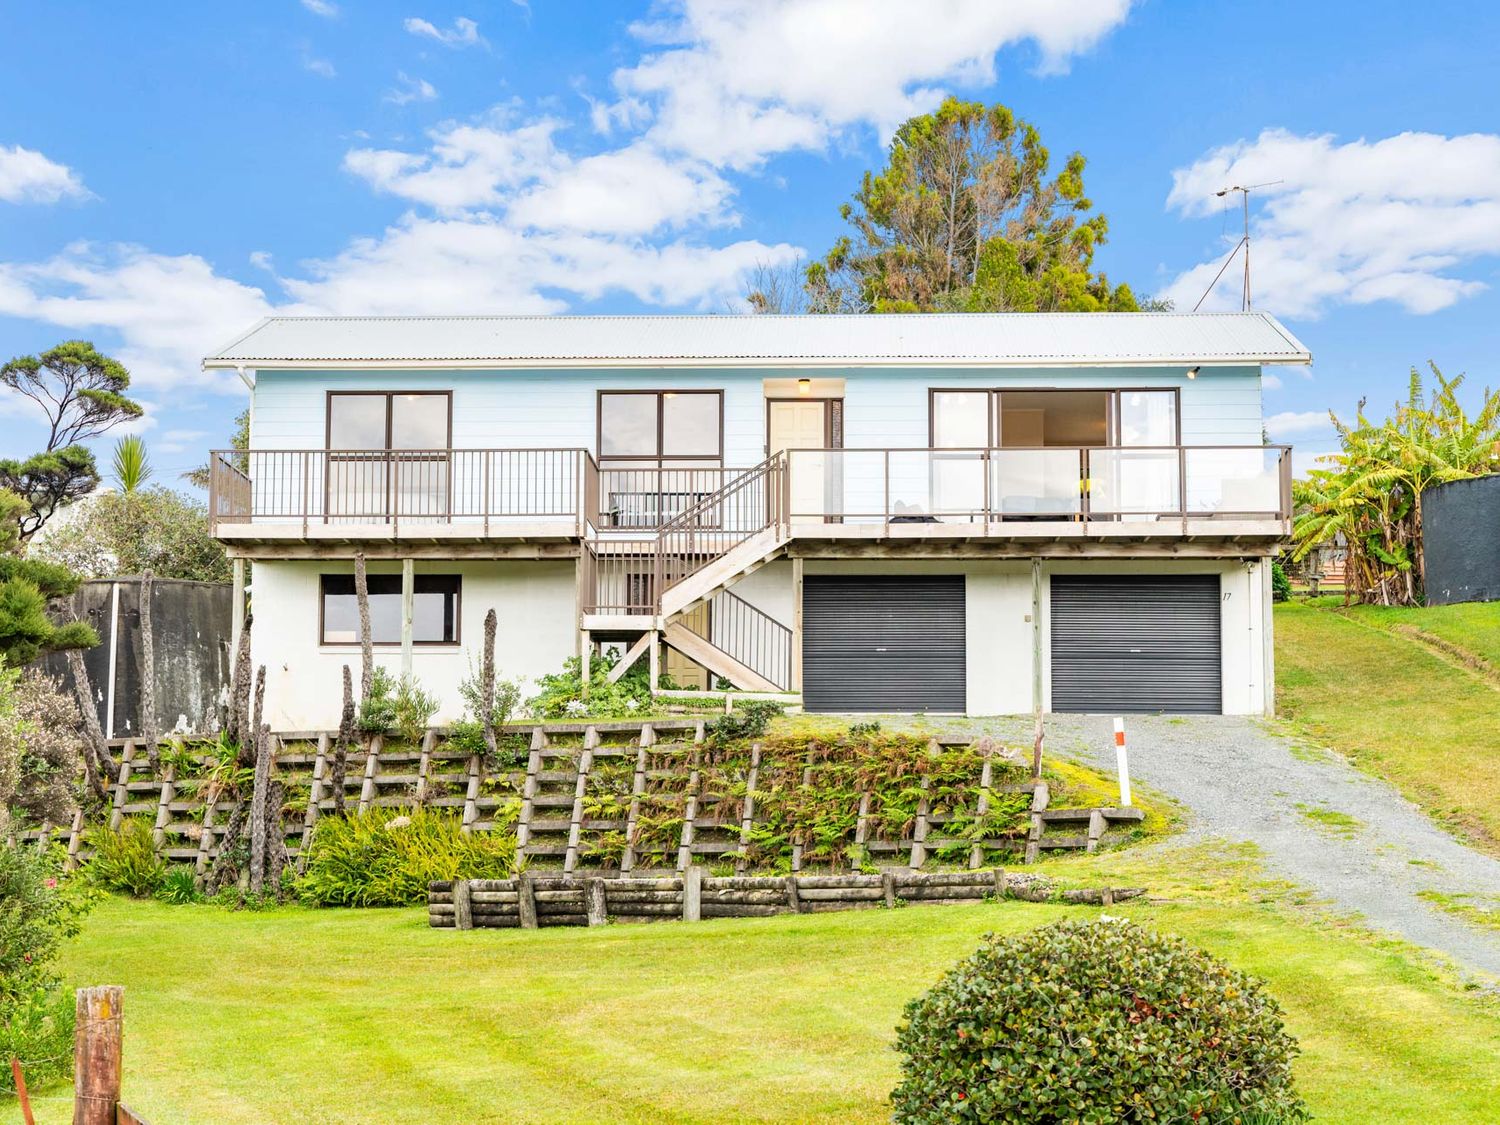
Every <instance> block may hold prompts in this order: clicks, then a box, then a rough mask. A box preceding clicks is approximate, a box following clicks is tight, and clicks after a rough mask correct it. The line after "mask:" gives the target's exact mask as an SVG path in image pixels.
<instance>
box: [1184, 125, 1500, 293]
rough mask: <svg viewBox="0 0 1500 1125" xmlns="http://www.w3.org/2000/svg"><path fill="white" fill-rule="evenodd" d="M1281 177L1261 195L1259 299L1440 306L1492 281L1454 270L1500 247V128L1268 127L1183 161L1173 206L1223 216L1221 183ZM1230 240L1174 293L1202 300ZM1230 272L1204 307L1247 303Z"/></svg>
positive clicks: (1256, 238) (1190, 213) (1255, 268)
mask: <svg viewBox="0 0 1500 1125" xmlns="http://www.w3.org/2000/svg"><path fill="white" fill-rule="evenodd" d="M1271 180H1280V181H1282V182H1281V183H1277V184H1272V185H1270V186H1267V187H1263V188H1260V189H1258V190H1257V191H1256V192H1255V193H1254V195H1253V196H1252V201H1253V203H1256V204H1258V206H1257V209H1256V211H1255V213H1254V214H1253V215H1252V221H1251V237H1252V243H1251V249H1252V257H1251V266H1252V278H1251V281H1252V286H1253V291H1254V297H1255V301H1256V303H1257V304H1258V305H1263V306H1264V307H1266V308H1268V309H1271V310H1273V311H1275V312H1278V313H1282V314H1285V315H1287V316H1301V317H1311V316H1316V315H1318V314H1320V313H1321V312H1323V311H1325V310H1326V309H1327V308H1328V307H1329V306H1331V305H1337V304H1356V305H1363V304H1371V303H1374V302H1376V301H1390V302H1394V303H1395V304H1397V305H1399V306H1401V307H1402V308H1404V309H1405V310H1406V311H1408V312H1412V313H1418V314H1420V313H1431V312H1436V311H1437V310H1439V309H1443V308H1446V307H1448V306H1449V305H1451V304H1453V303H1454V302H1456V301H1459V300H1461V299H1463V298H1464V297H1467V296H1470V295H1471V294H1474V293H1477V292H1479V291H1480V290H1481V289H1483V288H1484V285H1483V283H1481V282H1479V281H1476V280H1473V279H1471V278H1465V277H1462V276H1456V275H1455V271H1456V270H1458V269H1460V268H1461V267H1463V266H1465V265H1471V264H1473V263H1475V262H1476V261H1477V260H1478V259H1481V258H1486V257H1492V256H1494V255H1497V254H1500V136H1496V135H1493V134H1486V133H1471V134H1467V135H1465V136H1456V137H1447V136H1441V135H1438V134H1434V133H1401V134H1399V135H1397V136H1394V137H1387V138H1385V139H1384V140H1377V141H1367V140H1357V141H1350V142H1348V143H1345V144H1339V143H1337V141H1336V140H1335V139H1334V138H1333V137H1331V136H1327V135H1324V136H1297V135H1295V134H1292V133H1289V132H1287V131H1285V130H1282V129H1267V130H1266V131H1264V132H1262V133H1261V134H1260V136H1259V137H1257V138H1256V139H1255V140H1253V141H1244V140H1241V141H1237V142H1235V143H1234V144H1230V145H1225V146H1224V147H1222V148H1218V149H1214V150H1213V151H1211V152H1209V153H1206V154H1205V155H1204V156H1202V157H1200V158H1199V159H1198V160H1197V161H1195V162H1194V163H1193V164H1191V165H1189V166H1188V167H1186V168H1179V169H1178V170H1177V171H1175V172H1174V173H1173V186H1172V192H1171V194H1170V195H1169V196H1168V198H1167V206H1168V207H1169V208H1172V209H1175V210H1177V211H1179V212H1181V213H1182V214H1183V215H1184V216H1187V217H1192V218H1196V217H1207V216H1214V215H1217V214H1218V213H1219V211H1220V209H1221V208H1222V206H1223V201H1222V200H1220V199H1217V198H1215V196H1214V192H1216V191H1218V190H1219V189H1221V188H1224V187H1227V186H1229V185H1233V184H1258V183H1264V182H1266V181H1271ZM1230 245H1232V240H1231V242H1230V243H1227V244H1225V245H1224V246H1223V247H1222V249H1221V250H1220V251H1219V252H1218V255H1217V257H1216V258H1215V260H1212V261H1205V262H1203V263H1201V264H1199V265H1197V266H1194V267H1193V268H1191V269H1189V270H1187V271H1185V272H1183V273H1182V274H1180V275H1179V276H1178V277H1177V278H1176V279H1175V280H1174V281H1173V282H1172V283H1171V285H1170V286H1169V287H1168V289H1167V291H1166V294H1165V295H1166V296H1169V297H1171V298H1172V299H1173V300H1175V301H1176V302H1177V305H1178V307H1180V308H1192V307H1193V306H1194V305H1195V304H1196V303H1197V301H1198V298H1199V297H1200V296H1202V294H1203V291H1204V290H1205V289H1206V288H1207V287H1208V285H1209V283H1210V282H1211V281H1212V280H1213V276H1214V274H1215V273H1217V272H1218V269H1219V266H1220V265H1221V264H1222V261H1223V256H1224V255H1225V254H1227V253H1228V251H1229V248H1230ZM1233 272H1234V271H1233V270H1232V269H1231V271H1230V273H1233ZM1233 282H1234V279H1233V278H1232V277H1228V278H1226V280H1224V281H1221V282H1220V283H1219V285H1218V287H1217V288H1216V289H1215V290H1214V293H1213V295H1212V296H1211V297H1210V298H1209V299H1208V300H1207V301H1205V302H1204V305H1203V307H1204V308H1225V307H1235V306H1237V304H1238V287H1237V286H1236V285H1235V284H1234V283H1233Z"/></svg>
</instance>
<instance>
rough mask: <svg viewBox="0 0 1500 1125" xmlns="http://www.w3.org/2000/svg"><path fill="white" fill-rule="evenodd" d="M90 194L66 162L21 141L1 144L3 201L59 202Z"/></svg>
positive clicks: (0, 179)
mask: <svg viewBox="0 0 1500 1125" xmlns="http://www.w3.org/2000/svg"><path fill="white" fill-rule="evenodd" d="M91 194H92V193H91V192H90V191H89V190H88V188H86V187H84V186H83V180H82V179H81V178H80V177H79V175H78V173H77V172H75V171H73V169H71V168H69V167H68V166H67V165H66V164H59V163H57V161H55V160H49V159H47V157H45V156H43V155H42V154H41V153H39V152H36V151H35V150H33V149H29V148H22V147H21V146H20V145H12V146H11V147H9V148H6V147H5V146H4V145H0V202H4V203H58V202H60V201H61V200H64V199H88V198H89V197H90V196H91Z"/></svg>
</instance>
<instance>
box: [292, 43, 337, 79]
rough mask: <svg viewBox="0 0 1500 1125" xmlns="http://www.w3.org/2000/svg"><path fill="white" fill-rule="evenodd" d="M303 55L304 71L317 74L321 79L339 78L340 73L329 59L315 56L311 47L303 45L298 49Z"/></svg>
mask: <svg viewBox="0 0 1500 1125" xmlns="http://www.w3.org/2000/svg"><path fill="white" fill-rule="evenodd" d="M298 49H299V50H300V51H301V53H302V69H303V70H305V71H307V72H308V73H309V74H316V75H317V76H318V77H319V78H337V77H338V71H337V70H336V69H335V68H334V65H333V63H331V62H329V61H328V60H327V59H324V58H319V57H318V56H317V55H315V54H313V52H312V47H311V45H309V44H307V43H302V44H300V45H299V48H298Z"/></svg>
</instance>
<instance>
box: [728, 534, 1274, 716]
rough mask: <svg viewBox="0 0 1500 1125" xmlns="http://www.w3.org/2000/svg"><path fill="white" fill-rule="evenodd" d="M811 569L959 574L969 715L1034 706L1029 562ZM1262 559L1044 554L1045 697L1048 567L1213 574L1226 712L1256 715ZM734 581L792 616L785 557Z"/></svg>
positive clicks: (1262, 695) (820, 563)
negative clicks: (1062, 557) (1048, 557)
mask: <svg viewBox="0 0 1500 1125" xmlns="http://www.w3.org/2000/svg"><path fill="white" fill-rule="evenodd" d="M804 565H805V573H807V574H962V575H964V577H965V585H964V593H965V601H966V614H967V620H966V632H967V650H968V653H967V669H966V672H967V676H966V687H965V692H966V699H967V710H968V713H969V714H971V715H1020V714H1028V713H1030V711H1031V709H1032V691H1033V680H1032V653H1033V638H1032V624H1031V621H1030V616H1031V612H1032V602H1031V564H1030V562H1028V561H1011V560H980V559H974V560H967V561H955V562H943V561H926V560H923V561H911V562H892V561H887V560H832V559H809V560H807V562H806V563H805V564H804ZM1268 570H1269V568H1268V567H1267V565H1266V564H1265V563H1252V564H1245V563H1242V562H1239V561H1234V560H1205V561H1193V562H1187V561H1181V562H1179V561H1167V560H1163V561H1154V560H1150V561H1148V560H1131V561H1125V560H1121V561H1119V562H1111V561H1103V560H1090V561H1082V560H1080V561H1076V562H1074V561H1044V562H1043V564H1042V581H1041V593H1042V698H1043V707H1044V708H1047V709H1049V710H1050V709H1051V706H1052V689H1051V676H1052V665H1051V645H1052V636H1051V631H1050V621H1051V609H1052V607H1051V581H1050V579H1051V576H1052V575H1054V574H1217V575H1218V576H1219V581H1220V591H1221V595H1222V597H1221V602H1220V604H1221V608H1222V614H1223V616H1222V619H1221V624H1220V629H1221V634H1220V635H1221V642H1222V666H1223V685H1222V688H1223V702H1224V713H1225V714H1227V715H1258V714H1261V713H1263V711H1265V709H1266V705H1267V695H1266V684H1267V683H1268V682H1269V680H1268V674H1269V667H1270V665H1269V662H1268V661H1267V659H1266V651H1267V646H1268V645H1269V644H1270V638H1269V637H1268V636H1267V635H1266V633H1265V621H1266V620H1267V615H1266V613H1265V602H1264V599H1265V598H1266V597H1268V596H1269V595H1268V594H1267V593H1266V588H1267V585H1266V581H1265V580H1264V579H1263V571H1268ZM731 589H733V590H734V592H735V593H737V594H739V595H740V596H741V597H743V598H745V600H746V601H749V602H751V603H752V604H754V605H756V606H758V607H759V608H761V609H762V610H764V611H765V612H767V613H769V614H771V615H772V616H774V617H776V618H777V620H779V621H782V622H783V623H785V624H788V625H789V624H791V621H792V579H791V563H790V562H786V561H782V562H777V563H772V564H770V565H769V566H766V567H762V568H761V569H760V570H759V571H756V572H755V574H753V575H751V576H750V577H749V578H747V579H746V580H745V581H744V582H741V583H739V584H737V585H735V586H733V587H731Z"/></svg>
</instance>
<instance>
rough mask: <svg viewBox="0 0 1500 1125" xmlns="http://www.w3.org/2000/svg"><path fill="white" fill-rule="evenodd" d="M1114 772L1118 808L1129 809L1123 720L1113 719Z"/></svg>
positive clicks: (1128, 778)
mask: <svg viewBox="0 0 1500 1125" xmlns="http://www.w3.org/2000/svg"><path fill="white" fill-rule="evenodd" d="M1115 770H1116V772H1117V773H1119V775H1120V807H1121V808H1122V809H1128V808H1129V807H1130V762H1129V760H1128V759H1127V758H1126V757H1125V720H1124V719H1122V718H1116V719H1115Z"/></svg>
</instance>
